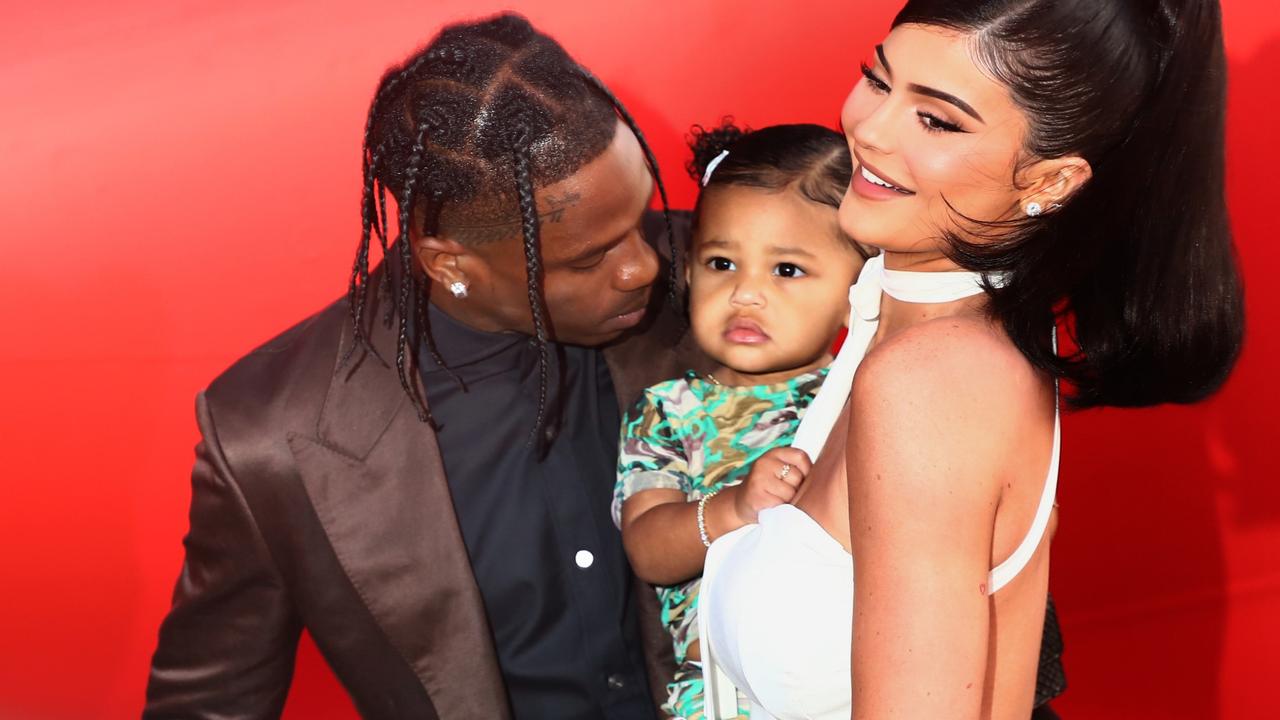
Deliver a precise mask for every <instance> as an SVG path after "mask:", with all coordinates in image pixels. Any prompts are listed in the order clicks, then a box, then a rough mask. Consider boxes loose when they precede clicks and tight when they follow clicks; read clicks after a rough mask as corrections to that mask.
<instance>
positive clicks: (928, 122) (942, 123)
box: [916, 112, 962, 132]
mask: <svg viewBox="0 0 1280 720" xmlns="http://www.w3.org/2000/svg"><path fill="white" fill-rule="evenodd" d="M916 114H917V115H919V116H920V124H921V125H923V126H924V129H925V130H927V131H929V132H961V130H962V128H961V127H960V126H959V125H957V124H955V123H952V122H947V121H946V120H943V119H942V118H940V117H938V116H936V115H930V114H929V113H927V112H921V113H916Z"/></svg>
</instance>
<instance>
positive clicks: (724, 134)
mask: <svg viewBox="0 0 1280 720" xmlns="http://www.w3.org/2000/svg"><path fill="white" fill-rule="evenodd" d="M689 148H690V149H691V150H692V151H693V157H692V158H691V159H690V160H689V162H688V163H687V164H686V165H685V169H686V170H687V171H688V172H689V176H690V177H692V178H693V179H694V181H696V182H698V183H701V182H702V179H703V177H704V176H705V175H706V172H707V167H708V166H709V165H710V164H711V163H712V162H713V161H714V160H715V159H716V158H717V157H719V156H720V155H721V153H723V152H724V151H726V150H727V151H728V152H729V154H728V155H726V156H725V158H724V160H722V161H721V162H720V164H719V165H717V166H716V168H715V170H714V171H713V172H712V173H711V177H710V178H708V181H707V184H706V186H705V187H704V188H703V190H704V191H705V190H708V189H711V188H715V187H724V186H728V185H745V186H747V187H753V188H759V189H762V190H768V191H778V190H783V189H786V188H795V190H796V191H797V192H799V193H800V194H801V195H802V196H803V197H805V198H807V199H808V200H810V201H812V202H816V203H821V204H823V205H829V206H831V207H833V208H839V207H840V199H841V198H843V197H844V193H845V190H847V189H848V187H849V181H850V179H851V178H852V177H853V161H852V159H851V158H850V155H849V144H848V143H847V142H846V141H845V138H844V135H841V134H840V133H839V132H836V131H835V130H832V129H831V128H826V127H822V126H821V125H809V124H799V125H772V126H769V127H766V128H761V129H759V130H751V129H750V128H746V129H743V128H739V127H738V126H737V125H735V124H734V122H733V118H724V119H723V120H721V121H720V125H719V126H717V127H714V128H711V129H707V128H704V127H702V126H701V125H695V126H694V127H693V129H692V131H690V135H689ZM703 194H705V192H704V193H703ZM701 205H702V195H699V197H698V206H699V207H701ZM698 215H700V213H698V212H697V210H695V212H694V223H695V224H696V223H697V218H698ZM837 231H838V232H839V233H840V236H841V237H844V238H845V239H846V240H849V238H847V237H846V236H845V234H844V231H843V230H839V228H838V227H837ZM849 244H850V245H852V246H853V247H854V248H856V249H857V251H858V253H859V254H861V255H862V256H863V257H864V258H865V257H866V251H865V250H864V249H863V247H862V246H861V245H858V244H857V243H855V242H853V241H852V240H849Z"/></svg>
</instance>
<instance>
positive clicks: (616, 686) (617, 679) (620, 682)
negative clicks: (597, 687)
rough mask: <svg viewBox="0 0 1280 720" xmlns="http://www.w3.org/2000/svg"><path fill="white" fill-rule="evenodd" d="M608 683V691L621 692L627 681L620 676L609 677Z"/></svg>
mask: <svg viewBox="0 0 1280 720" xmlns="http://www.w3.org/2000/svg"><path fill="white" fill-rule="evenodd" d="M608 683H609V689H610V690H621V689H622V688H624V687H626V686H627V681H626V680H624V679H623V678H622V676H621V675H610V676H609V680H608Z"/></svg>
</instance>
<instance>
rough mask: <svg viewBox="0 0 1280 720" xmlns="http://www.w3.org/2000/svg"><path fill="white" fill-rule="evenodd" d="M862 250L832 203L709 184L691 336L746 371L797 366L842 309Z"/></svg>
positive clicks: (812, 358) (824, 346)
mask: <svg viewBox="0 0 1280 720" xmlns="http://www.w3.org/2000/svg"><path fill="white" fill-rule="evenodd" d="M861 268H862V258H861V257H860V256H859V255H858V253H857V251H855V250H854V248H853V247H852V245H851V244H850V243H849V242H848V241H846V240H844V239H843V238H842V237H841V236H840V235H839V231H838V224H837V217H836V209H835V208H832V207H829V206H827V205H822V204H820V203H816V202H812V201H810V200H807V199H806V198H804V197H803V196H801V195H800V194H799V193H798V192H796V191H795V190H792V189H786V190H782V191H765V190H759V189H755V188H749V187H742V186H726V187H719V188H713V189H712V190H710V191H709V192H708V194H707V195H706V196H704V197H703V199H702V205H701V208H700V215H699V219H698V229H697V231H696V232H695V234H694V238H693V250H692V253H691V255H690V258H689V277H688V279H689V300H690V301H689V315H690V320H691V325H692V328H693V333H694V337H695V338H696V339H697V341H698V345H699V346H700V347H701V348H702V349H703V350H704V351H705V352H706V353H707V354H708V355H710V356H711V357H712V359H714V360H716V361H717V362H719V363H720V364H721V365H724V366H725V367H728V368H731V369H733V370H735V371H737V372H740V373H745V374H750V375H767V374H772V373H782V372H786V371H789V370H794V369H797V368H803V367H805V366H807V365H811V364H813V363H814V362H816V361H818V360H819V359H820V358H822V357H823V355H825V354H826V352H827V351H828V349H829V348H830V345H831V342H832V341H833V340H834V339H835V335H836V333H837V332H838V331H839V329H840V327H841V325H842V324H843V323H844V322H845V320H847V319H848V316H849V286H850V285H851V284H852V283H853V281H854V280H855V279H856V278H857V276H858V271H859V270H860V269H861Z"/></svg>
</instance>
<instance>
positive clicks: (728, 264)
mask: <svg viewBox="0 0 1280 720" xmlns="http://www.w3.org/2000/svg"><path fill="white" fill-rule="evenodd" d="M707 267H709V268H711V269H712V270H716V271H718V272H729V271H731V270H737V269H738V268H737V266H735V265H734V264H733V261H732V260H730V259H729V258H722V257H713V258H711V259H710V260H708V261H707Z"/></svg>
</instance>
